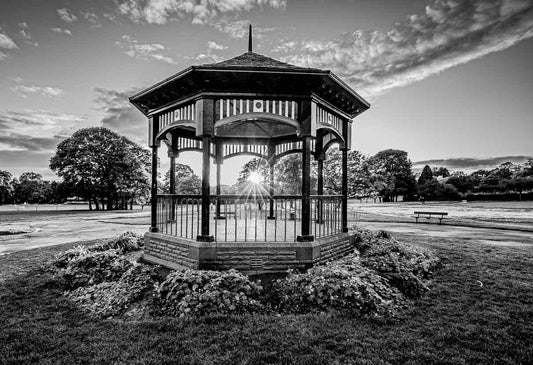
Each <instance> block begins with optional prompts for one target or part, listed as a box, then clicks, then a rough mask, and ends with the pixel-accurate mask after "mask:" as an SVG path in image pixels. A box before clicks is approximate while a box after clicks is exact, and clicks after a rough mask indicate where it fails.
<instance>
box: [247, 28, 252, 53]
mask: <svg viewBox="0 0 533 365" xmlns="http://www.w3.org/2000/svg"><path fill="white" fill-rule="evenodd" d="M248 53H252V24H250V29H249V30H248Z"/></svg>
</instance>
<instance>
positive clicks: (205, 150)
mask: <svg viewBox="0 0 533 365" xmlns="http://www.w3.org/2000/svg"><path fill="white" fill-rule="evenodd" d="M210 145H211V141H210V138H209V137H203V138H202V214H201V215H202V222H201V233H200V234H199V235H198V236H197V237H196V240H197V241H203V242H211V241H214V237H213V236H211V235H209V208H210V203H211V202H210V198H209V195H210V185H209V178H210V172H211V166H210V164H209V150H210Z"/></svg>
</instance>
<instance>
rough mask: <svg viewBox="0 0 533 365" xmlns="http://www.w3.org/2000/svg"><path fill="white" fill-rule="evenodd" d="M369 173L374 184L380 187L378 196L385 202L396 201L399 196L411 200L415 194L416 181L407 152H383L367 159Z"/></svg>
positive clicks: (389, 150) (390, 150)
mask: <svg viewBox="0 0 533 365" xmlns="http://www.w3.org/2000/svg"><path fill="white" fill-rule="evenodd" d="M368 166H369V172H370V174H371V175H372V176H373V179H374V184H376V186H378V184H379V185H381V186H382V187H381V189H380V194H381V195H382V196H383V197H384V198H385V200H386V201H397V200H398V196H399V195H403V196H404V198H405V197H407V198H412V196H414V194H415V193H416V180H415V178H414V176H413V172H412V169H411V168H412V163H411V161H410V160H409V159H408V158H407V152H405V151H401V150H392V149H388V150H384V151H380V152H378V153H376V154H375V155H374V156H372V157H370V158H369V159H368Z"/></svg>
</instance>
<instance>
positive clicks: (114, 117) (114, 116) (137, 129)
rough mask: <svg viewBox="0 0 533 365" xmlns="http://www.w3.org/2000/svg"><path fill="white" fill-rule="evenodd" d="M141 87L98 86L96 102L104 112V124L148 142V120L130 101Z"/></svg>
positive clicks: (133, 138) (139, 140)
mask: <svg viewBox="0 0 533 365" xmlns="http://www.w3.org/2000/svg"><path fill="white" fill-rule="evenodd" d="M138 91H139V89H131V90H126V91H116V90H109V89H104V88H96V89H94V92H95V94H96V97H95V99H94V101H95V103H96V104H97V105H98V110H99V111H103V112H104V114H105V115H104V118H103V119H102V121H101V122H102V126H103V127H106V128H109V129H112V130H115V131H117V132H118V133H120V134H122V135H125V136H126V137H128V138H130V139H131V140H133V141H135V142H137V143H139V144H141V145H145V144H146V128H147V123H148V122H147V121H146V119H145V118H144V117H143V116H142V114H141V113H139V111H138V110H137V109H135V107H134V106H133V105H132V104H131V103H130V102H129V99H128V98H129V97H130V96H131V95H133V94H135V93H136V92H138Z"/></svg>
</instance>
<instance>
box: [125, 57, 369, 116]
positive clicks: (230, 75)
mask: <svg viewBox="0 0 533 365" xmlns="http://www.w3.org/2000/svg"><path fill="white" fill-rule="evenodd" d="M202 92H203V93H217V94H228V93H230V94H262V95H271V96H273V97H274V96H278V95H285V96H291V95H293V96H303V95H307V96H308V95H310V94H314V95H316V96H318V97H320V98H322V99H323V100H325V101H326V102H328V103H330V104H332V105H333V106H335V107H336V108H338V109H339V110H341V111H342V112H344V113H345V114H346V115H348V116H350V117H351V118H353V117H355V116H356V115H358V114H359V113H361V112H363V111H365V110H366V109H368V108H369V107H370V104H368V102H366V101H365V100H364V99H363V98H362V97H361V96H359V95H358V94H357V93H356V92H355V91H354V90H353V89H352V88H350V87H349V86H348V85H346V84H345V83H344V82H343V81H342V80H341V79H339V78H338V77H337V76H336V75H335V74H334V73H332V72H331V71H329V70H320V69H315V68H305V67H299V66H295V65H291V64H289V63H285V62H281V61H278V60H275V59H273V58H270V57H266V56H264V55H260V54H257V53H254V52H250V51H249V52H247V53H244V54H241V55H239V56H237V57H234V58H231V59H229V60H226V61H222V62H217V63H212V64H205V65H198V66H191V67H188V68H186V69H185V70H183V71H181V72H178V73H177V74H175V75H173V76H171V77H169V78H167V79H165V80H163V81H161V82H158V83H157V84H155V85H153V86H150V87H148V88H147V89H145V90H142V91H141V92H139V93H137V94H135V95H134V96H132V97H131V98H130V101H131V103H133V104H134V105H135V106H136V107H137V108H138V109H139V110H140V111H141V112H142V113H143V114H145V115H147V116H148V115H151V114H153V113H155V112H157V111H159V110H161V109H162V108H164V107H165V106H167V105H170V104H172V103H175V102H177V101H179V100H182V99H187V98H190V97H194V96H195V95H197V94H199V93H202Z"/></svg>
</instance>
